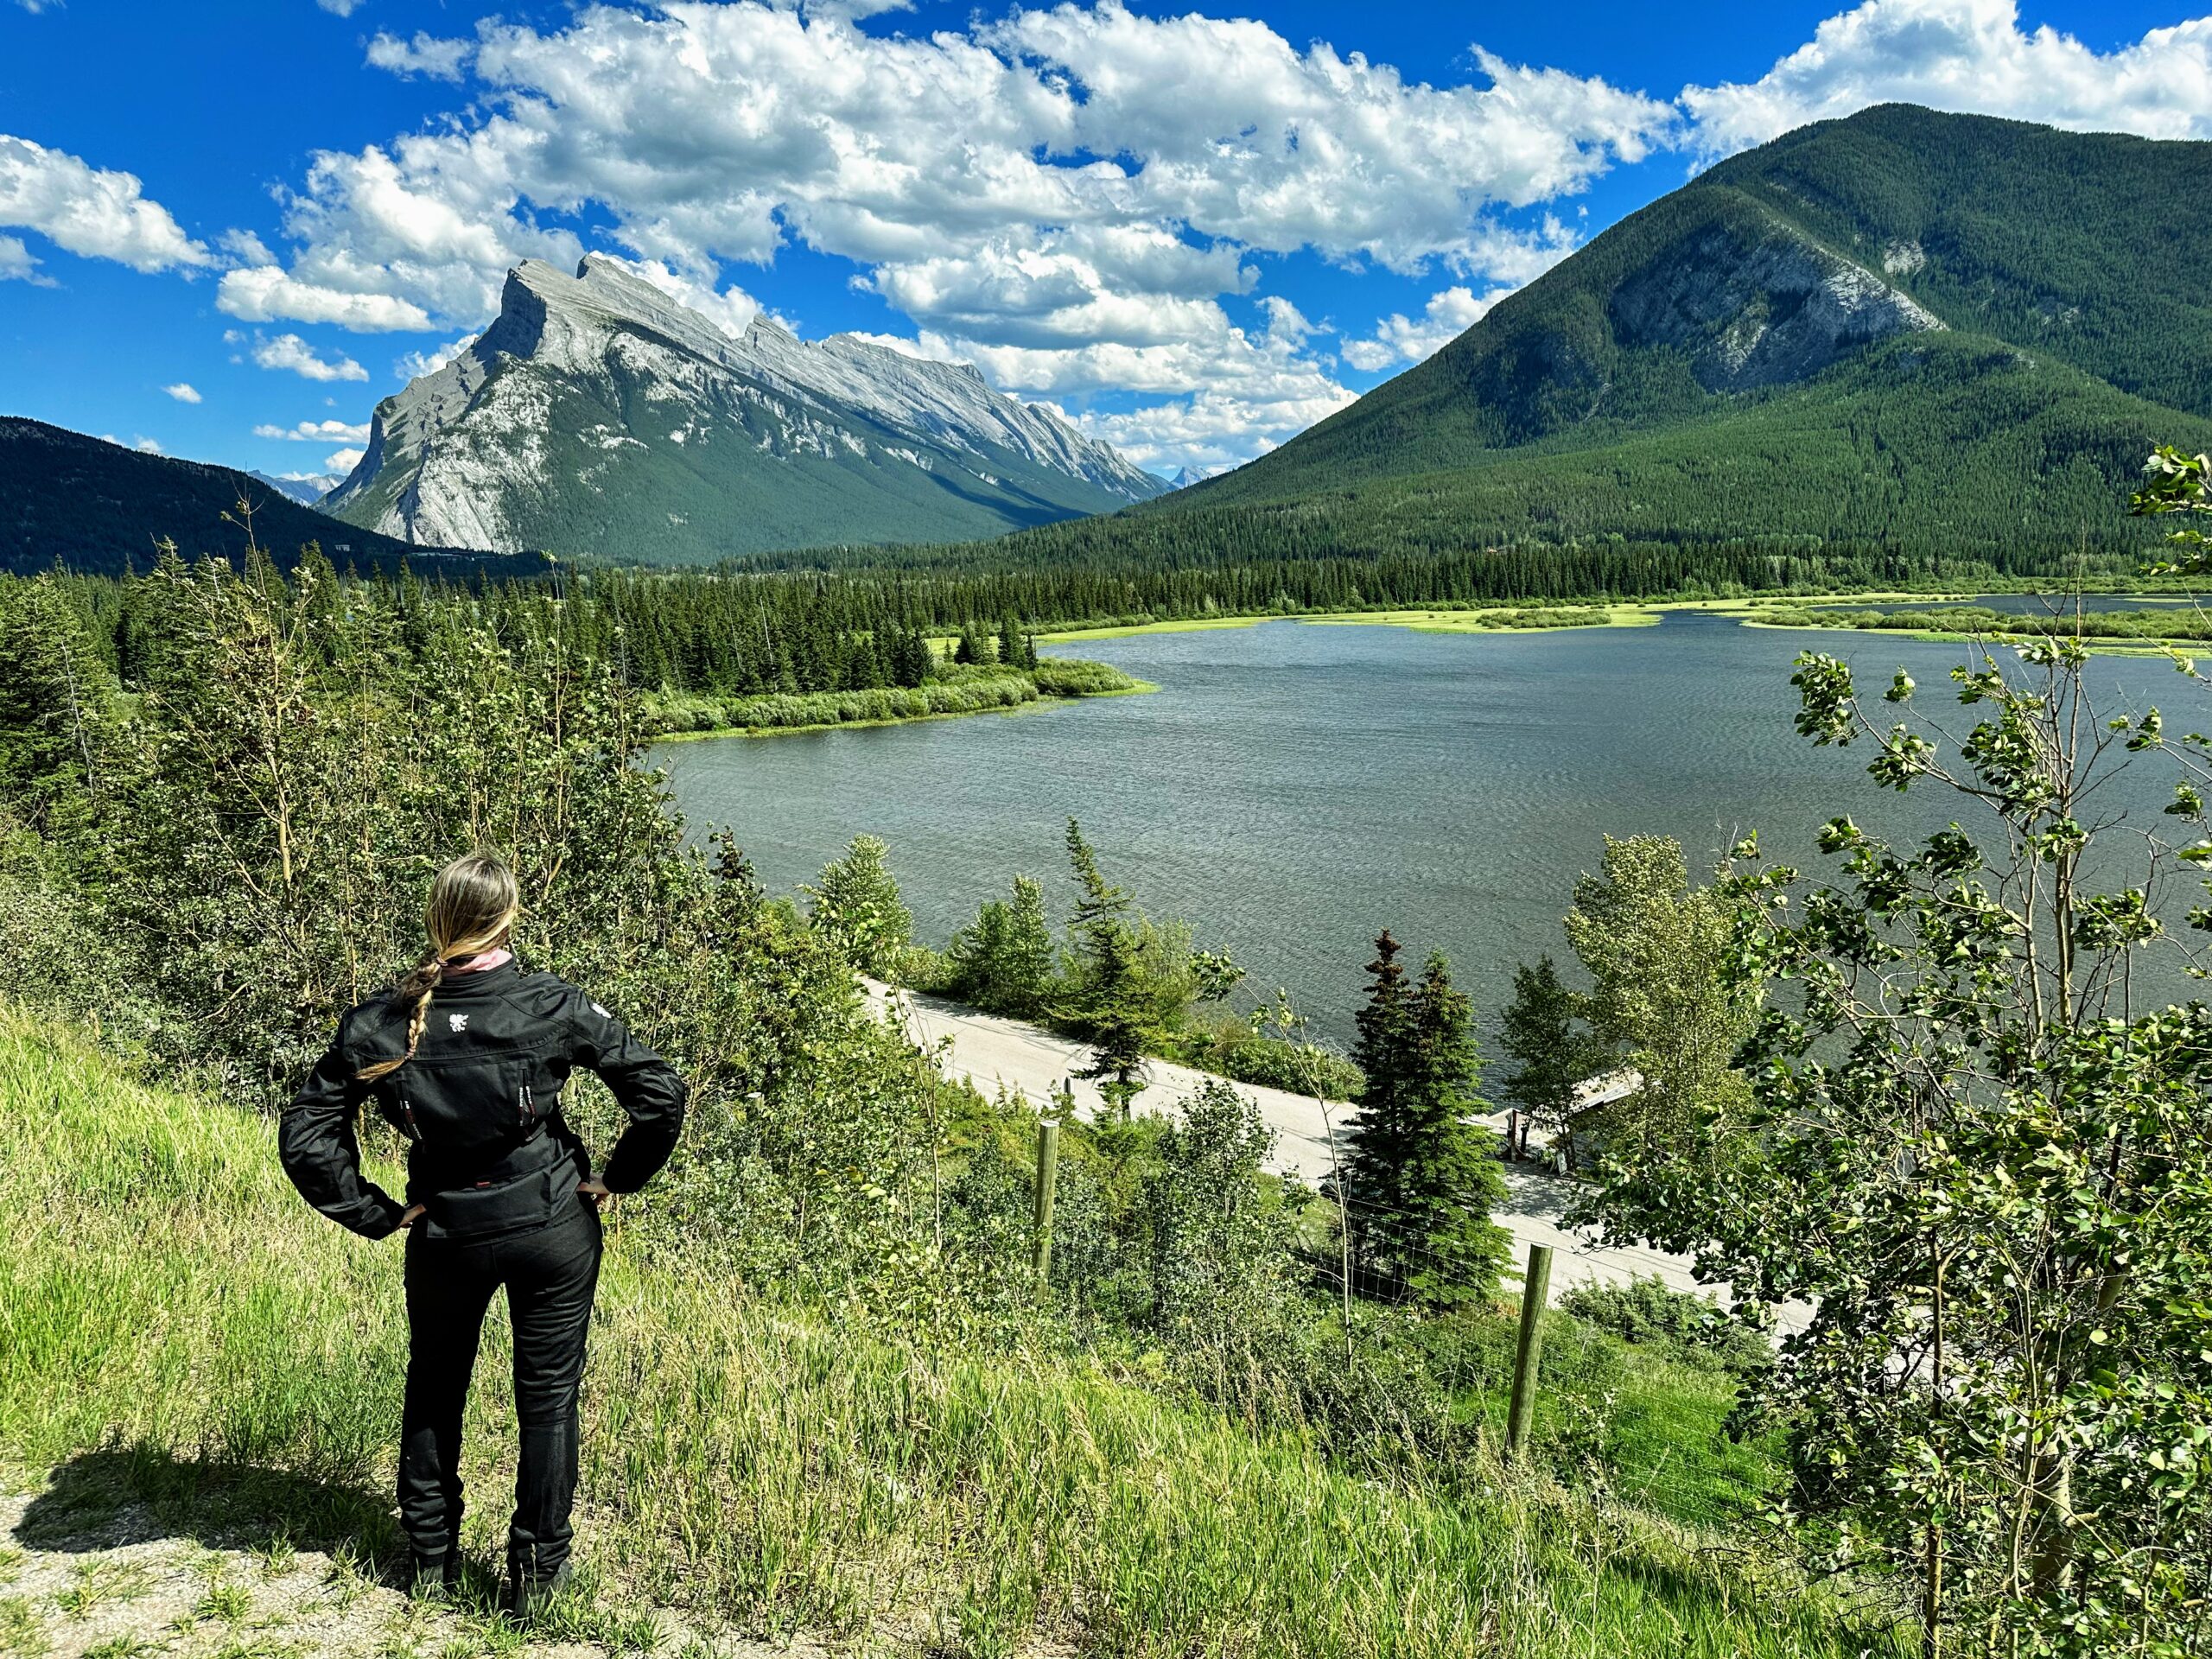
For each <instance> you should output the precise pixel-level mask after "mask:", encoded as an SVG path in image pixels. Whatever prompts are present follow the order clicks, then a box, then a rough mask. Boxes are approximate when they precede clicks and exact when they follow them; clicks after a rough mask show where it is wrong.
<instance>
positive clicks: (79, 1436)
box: [0, 1009, 1896, 1659]
mask: <svg viewBox="0 0 2212 1659" xmlns="http://www.w3.org/2000/svg"><path fill="white" fill-rule="evenodd" d="M0 1143H4V1144H5V1145H6V1146H7V1147H9V1155H8V1157H7V1158H6V1159H5V1160H0V1458H4V1459H5V1460H6V1461H7V1462H8V1463H10V1464H11V1465H15V1469H16V1473H17V1474H18V1475H20V1476H26V1477H29V1478H33V1479H43V1478H49V1475H50V1478H51V1480H52V1485H51V1487H50V1489H49V1491H48V1493H47V1495H46V1496H44V1497H41V1498H40V1499H39V1500H38V1501H37V1503H38V1505H43V1506H46V1509H47V1510H48V1514H47V1516H46V1517H45V1519H44V1520H43V1521H42V1522H41V1524H42V1525H54V1526H68V1527H77V1526H83V1525H88V1524H93V1523H96V1522H98V1521H99V1517H100V1515H101V1514H102V1512H103V1506H105V1510H106V1512H108V1513H112V1511H113V1509H114V1508H115V1507H116V1506H118V1505H120V1504H122V1503H132V1504H135V1505H137V1506H138V1508H139V1509H140V1510H142V1511H143V1512H145V1513H149V1514H151V1515H153V1516H156V1517H158V1518H159V1519H160V1521H161V1522H162V1524H163V1525H165V1526H167V1527H168V1528H170V1529H173V1530H177V1531H181V1532H184V1533H185V1534H186V1535H195V1536H202V1537H209V1538H212V1537H216V1536H224V1537H227V1538H230V1539H231V1540H232V1541H233V1545H234V1546H235V1541H236V1540H237V1539H238V1536H239V1535H241V1534H244V1535H248V1536H251V1537H257V1538H260V1539H263V1540H274V1539H277V1538H282V1539H284V1540H286V1541H297V1544H298V1546H299V1547H300V1548H333V1547H334V1546H338V1545H346V1546H350V1547H352V1548H359V1549H362V1550H364V1551H366V1552H368V1553H369V1554H381V1555H382V1556H384V1558H385V1559H386V1560H390V1559H391V1557H392V1555H393V1554H394V1553H395V1552H396V1550H397V1539H396V1536H395V1535H394V1533H393V1530H392V1528H391V1522H390V1520H389V1515H388V1510H387V1507H386V1503H387V1500H386V1499H385V1497H384V1493H385V1490H386V1484H387V1482H388V1479H389V1471H390V1463H391V1451H392V1445H393V1441H394V1439H395V1436H396V1430H397V1421H396V1420H397V1404H398V1389H399V1370H400V1361H399V1355H400V1352H401V1349H402V1340H401V1338H402V1332H401V1321H400V1313H399V1286H398V1269H399V1255H398V1250H397V1247H396V1246H393V1245H391V1244H389V1243H387V1244H385V1245H372V1244H367V1243H362V1242H360V1241H359V1240H355V1239H353V1238H351V1237H350V1236H346V1234H344V1233H342V1232H341V1231H340V1230H338V1229H336V1228H334V1227H331V1226H329V1225H327V1224H324V1223H322V1222H321V1221H319V1220H318V1219H317V1218H316V1217H314V1216H313V1215H312V1214H310V1213H309V1212H308V1211H307V1210H306V1209H305V1208H304V1206H302V1205H301V1204H300V1203H299V1201H298V1199H297V1198H296V1197H295V1196H294V1195H293V1194H292V1192H290V1190H289V1186H288V1185H287V1184H286V1183H285V1181H284V1179H283V1176H282V1174H281V1173H279V1172H278V1170H277V1165H276V1161H275V1158H274V1156H273V1152H272V1147H271V1136H270V1128H269V1126H268V1125H267V1124H265V1123H264V1122H259V1121H257V1120H255V1119H253V1118H251V1117H248V1116H243V1115H241V1114H239V1113H238V1112H236V1111H235V1110H233V1109H230V1108H228V1107H226V1106H224V1105H222V1104H221V1103H214V1102H208V1101H202V1100H196V1099H189V1098H185V1097H181V1096H175V1095H171V1094H167V1093H164V1092H162V1091H159V1090H152V1089H149V1088H146V1087H143V1086H141V1085H139V1084H136V1083H133V1082H130V1081H129V1080H127V1079H126V1078H124V1077H122V1076H120V1075H119V1074H118V1072H117V1071H116V1069H115V1068H114V1067H113V1066H112V1065H110V1064H109V1063H108V1062H106V1061H105V1060H104V1059H103V1058H100V1057H99V1056H98V1055H96V1054H94V1053H92V1052H90V1051H88V1050H87V1049H86V1047H84V1046H82V1045H81V1044H79V1042H78V1041H77V1040H75V1039H73V1038H72V1037H69V1036H67V1035H66V1034H62V1033H54V1032H53V1031H50V1030H48V1029H47V1028H45V1027H41V1025H39V1024H38V1023H37V1022H35V1021H34V1020H30V1019H29V1018H28V1017H26V1016H24V1015H22V1014H19V1013H15V1012H10V1011H7V1010H5V1009H0ZM486 1347H487V1350H489V1351H488V1352H487V1353H486V1356H485V1358H484V1362H483V1369H482V1370H480V1377H481V1378H482V1379H483V1382H484V1383H485V1386H483V1387H482V1388H480V1389H479V1391H478V1393H477V1395H476V1398H475V1399H474V1402H473V1405H472V1411H473V1419H472V1424H471V1428H472V1436H471V1446H470V1452H469V1455H468V1460H467V1463H468V1466H467V1469H466V1471H465V1472H466V1475H467V1479H468V1483H469V1485H470V1487H471V1489H472V1491H474V1492H475V1493H476V1494H477V1495H478V1502H477V1504H476V1507H475V1509H474V1511H473V1513H472V1516H471V1519H470V1522H469V1529H468V1532H467V1535H465V1537H464V1544H465V1546H466V1547H467V1548H468V1549H469V1550H470V1552H471V1553H472V1554H474V1556H475V1557H476V1558H477V1559H478V1560H483V1559H485V1558H486V1557H487V1556H489V1555H491V1554H493V1551H494V1548H495V1546H496V1543H497V1538H496V1535H495V1530H494V1529H495V1528H496V1526H497V1525H498V1523H499V1519H500V1511H501V1510H502V1508H503V1505H502V1503H501V1502H500V1494H501V1491H502V1489H503V1488H504V1487H505V1484H507V1482H508V1480H509V1479H510V1478H511V1465H509V1464H508V1463H507V1461H506V1460H507V1459H508V1457H509V1455H510V1454H509V1452H508V1450H507V1439H508V1432H507V1430H506V1427H505V1424H506V1419H507V1417H508V1415H509V1411H508V1408H507V1405H506V1402H505V1401H504V1400H503V1398H502V1395H503V1393H504V1389H502V1388H501V1387H500V1386H499V1380H500V1379H501V1378H503V1376H504V1374H505V1356H504V1352H503V1351H502V1350H503V1348H504V1343H503V1340H502V1339H501V1338H499V1335H498V1333H497V1332H496V1330H495V1331H494V1332H493V1333H492V1338H491V1339H490V1340H488V1341H487V1343H486ZM50 1471H59V1472H51V1474H50ZM583 1489H584V1493H585V1501H586V1503H587V1505H588V1509H587V1512H586V1514H585V1515H584V1517H583V1520H584V1529H583V1547H584V1550H585V1559H586V1563H587V1565H588V1567H590V1568H591V1570H592V1573H594V1575H596V1576H598V1577H600V1580H601V1583H602V1584H605V1585H608V1586H619V1593H618V1594H614V1595H613V1596H612V1597H611V1599H613V1600H614V1601H615V1602H617V1603H618V1604H619V1605H621V1606H622V1608H623V1612H622V1614H621V1616H620V1619H617V1620H616V1621H615V1622H614V1623H613V1624H609V1623H608V1622H607V1617H606V1616H601V1615H596V1614H592V1613H579V1614H577V1615H575V1617H576V1618H578V1620H579V1621H580V1622H579V1625H578V1629H579V1630H580V1631H583V1630H589V1631H590V1632H591V1639H593V1640H595V1641H598V1642H600V1643H602V1644H603V1645H606V1644H612V1643H620V1642H622V1641H626V1640H632V1639H634V1637H635V1635H636V1631H637V1628H638V1627H637V1626H636V1625H635V1623H634V1621H635V1619H636V1617H637V1613H638V1610H639V1607H640V1606H642V1605H651V1604H656V1603H658V1604H662V1605H670V1606H682V1607H687V1608H694V1609H696V1610H698V1611H702V1613H706V1614H709V1615H712V1616H714V1617H717V1618H731V1619H734V1620H737V1621H739V1622H741V1623H743V1624H747V1625H748V1626H750V1627H753V1628H756V1629H760V1630H798V1629H805V1630H816V1631H823V1632H828V1633H832V1634H847V1635H853V1636H856V1637H857V1636H860V1635H861V1634H863V1633H872V1634H873V1635H874V1637H877V1638H880V1639H885V1640H887V1641H888V1642H889V1643H890V1644H891V1645H893V1647H894V1648H906V1649H927V1650H931V1651H933V1652H935V1653H938V1654H940V1655H944V1656H948V1659H949V1656H957V1655H975V1656H995V1655H1007V1654H1012V1653H1014V1652H1017V1651H1020V1649H1023V1648H1024V1647H1026V1646H1028V1645H1031V1644H1033V1643H1035V1642H1036V1641H1038V1640H1039V1639H1040V1638H1041V1639H1043V1640H1046V1641H1049V1642H1057V1643H1063V1644H1065V1647H1066V1649H1068V1650H1070V1651H1071V1652H1074V1653H1078V1654H1083V1655H1092V1654H1096V1655H1113V1656H1133V1659H1135V1656H1145V1659H1152V1656H1158V1659H1167V1656H1183V1655H1186V1654H1205V1655H1222V1656H1247V1655H1261V1654H1266V1655H1270V1656H1273V1655H1285V1656H1327V1659H1444V1656H1447V1655H1448V1656H1459V1655H1469V1654H1496V1655H1501V1656H1503V1655H1511V1656H1516V1659H1553V1656H1559V1659H1566V1656H1576V1659H1585V1656H1587V1659H1597V1656H1604V1659H1615V1656H1621V1655H1628V1654H1637V1655H1642V1654H1646V1653H1654V1654H1656V1653H1664V1654H1669V1655H1677V1656H1684V1659H1721V1656H1777V1659H1779V1656H1785V1655H1786V1656H1828V1655H1834V1656H1839V1659H1840V1656H1845V1655H1852V1656H1857V1655H1860V1654H1862V1653H1865V1652H1869V1651H1874V1652H1884V1653H1887V1652H1891V1651H1895V1650H1896V1649H1893V1648H1892V1647H1891V1645H1890V1644H1889V1643H1888V1641H1887V1638H1886V1637H1879V1636H1877V1635H1875V1634H1871V1633H1869V1632H1867V1631H1866V1630H1863V1629H1860V1628H1857V1627H1855V1626H1853V1624H1851V1623H1849V1622H1848V1621H1847V1619H1846V1618H1844V1617H1843V1616H1842V1615H1841V1613H1840V1610H1839V1608H1838V1607H1837V1605H1835V1603H1834V1601H1833V1600H1832V1599H1830V1598H1828V1597H1827V1595H1826V1594H1825V1593H1822V1592H1818V1591H1814V1590H1808V1589H1805V1588H1803V1587H1802V1586H1795V1585H1793V1584H1791V1583H1789V1582H1788V1581H1786V1580H1783V1579H1781V1578H1780V1577H1778V1576H1777V1575H1775V1574H1774V1573H1771V1572H1770V1571H1768V1570H1765V1569H1762V1568H1760V1567H1758V1566H1756V1565H1755V1563H1754V1560H1753V1559H1752V1558H1751V1557H1749V1556H1746V1555H1745V1554H1741V1553H1739V1552H1737V1551H1734V1550H1730V1551H1726V1552H1723V1551H1720V1550H1718V1549H1716V1548H1713V1539H1712V1537H1711V1536H1710V1535H1707V1534H1703V1533H1700V1531H1698V1530H1696V1529H1691V1528H1688V1527H1684V1526H1682V1525H1681V1524H1678V1523H1675V1522H1668V1521H1666V1520H1663V1519H1661V1518H1658V1517H1655V1516H1650V1515H1649V1514H1647V1513H1644V1512H1642V1511H1640V1510H1634V1509H1630V1508H1628V1507H1625V1506H1624V1505H1623V1504H1621V1503H1618V1502H1596V1503H1593V1502H1592V1501H1589V1500H1587V1499H1585V1498H1581V1497H1575V1496H1573V1495H1570V1494H1568V1493H1566V1492H1563V1491H1559V1490H1557V1489H1555V1488H1552V1487H1549V1486H1548V1485H1544V1484H1540V1483H1536V1482H1533V1481H1529V1482H1521V1483H1507V1482H1500V1483H1499V1484H1497V1487H1496V1488H1495V1489H1494V1490H1486V1491H1479V1492H1468V1491H1454V1490H1448V1489H1446V1487H1445V1486H1444V1485H1442V1484H1427V1483H1424V1482H1422V1481H1420V1480H1418V1479H1414V1480H1409V1481H1408V1482H1406V1483H1403V1484H1378V1483H1374V1482H1368V1481H1362V1480H1357V1479H1354V1478H1348V1477H1347V1476H1345V1475H1344V1474H1341V1473H1339V1472H1337V1471H1333V1470H1332V1469H1331V1468H1330V1467H1329V1466H1328V1465H1326V1463H1325V1461H1324V1460H1323V1459H1321V1458H1320V1457H1319V1456H1318V1455H1317V1454H1316V1453H1315V1452H1314V1451H1313V1449H1312V1448H1311V1447H1310V1446H1306V1445H1305V1444H1302V1443H1301V1442H1300V1441H1299V1440H1294V1439H1290V1438H1280V1439H1268V1438H1255V1436H1254V1435H1252V1434H1251V1433H1248V1432H1246V1431H1245V1430H1244V1429H1243V1428H1241V1427H1237V1426H1236V1425H1234V1424H1231V1423H1229V1422H1226V1421H1223V1420H1222V1419H1221V1418H1219V1417H1218V1416H1217V1415H1214V1414H1210V1413H1207V1412H1205V1411H1202V1410H1197V1409H1192V1408H1181V1407H1178V1406H1174V1405H1171V1404H1169V1403H1167V1402H1164V1401H1162V1400H1161V1399H1160V1398H1159V1397H1158V1396H1156V1395H1153V1394H1151V1393H1148V1392H1147V1391H1144V1390H1142V1389H1136V1388H1133V1387H1131V1386H1128V1385H1127V1384H1125V1383H1122V1382H1119V1381H1117V1380H1116V1379H1115V1378H1113V1377H1111V1376H1106V1375H1103V1374H1099V1373H1096V1372H1093V1371H1091V1370H1084V1369H1079V1368H1073V1367H1071V1366H1070V1365H1068V1364H1066V1363H1062V1362H1054V1361H1048V1360H1045V1359H1041V1358H1028V1357H1007V1356H1002V1355H1000V1356H991V1355H974V1354H967V1353H962V1352H942V1351H930V1350H927V1349H923V1348H919V1347H915V1346H910V1345H906V1344H898V1343H893V1342H889V1341H884V1340H880V1339H877V1338H869V1337H867V1336H864V1335H858V1334H855V1333H854V1332H852V1331H850V1330H847V1329H840V1328H838V1327H836V1325H833V1324H831V1323H829V1322H827V1321H825V1320H824V1319H821V1318H819V1317H817V1316H814V1315H812V1314H810V1313H807V1312H805V1311H804V1310H802V1309H796V1308H792V1307H789V1306H779V1305H777V1304H774V1303H770V1302H765V1301H761V1300H751V1299H747V1298H745V1297H743V1296H741V1295H739V1294H735V1293H734V1292H733V1291H732V1290H731V1288H730V1287H728V1286H727V1285H726V1284H723V1283H720V1282H717V1281H715V1280H714V1279H713V1277H712V1276H711V1275H710V1274H705V1273H703V1272H702V1273H701V1274H697V1275H696V1276H685V1275H682V1274H671V1273H668V1272H650V1271H647V1270H646V1269H645V1268H643V1267H641V1266H640V1264H639V1262H638V1261H637V1260H635V1259H634V1258H633V1257H632V1255H631V1254H630V1253H629V1252H628V1251H627V1250H626V1249H625V1248H624V1244H623V1241H622V1238H621V1236H620V1230H619V1229H618V1230H617V1231H616V1233H615V1236H614V1243H613V1249H611V1251H610V1254H609V1259H608V1263H607V1274H606V1278H605V1280H604V1281H603V1284H602V1288H601V1317H600V1319H599V1322H598V1324H597V1325H596V1326H595V1328H594V1357H593V1361H592V1369H591V1372H590V1376H589V1378H588V1383H587V1401H586V1422H585V1428H584V1478H583ZM35 1507H36V1506H35ZM26 1541H27V1542H33V1541H35V1540H33V1539H29V1538H27V1539H26ZM266 1547H267V1546H266V1544H264V1548H266ZM220 1589H221V1586H219V1585H218V1584H216V1583H214V1582H211V1583H210V1585H209V1586H208V1589H207V1596H208V1598H209V1604H210V1605H211V1607H212V1604H213V1599H214V1598H215V1597H216V1595H217V1594H218V1593H219V1590H220ZM225 1616H226V1617H227V1616H228V1615H227V1614H226V1615H225ZM4 1618H5V1615H4V1611H0V1624H4ZM594 1621H596V1622H594Z"/></svg>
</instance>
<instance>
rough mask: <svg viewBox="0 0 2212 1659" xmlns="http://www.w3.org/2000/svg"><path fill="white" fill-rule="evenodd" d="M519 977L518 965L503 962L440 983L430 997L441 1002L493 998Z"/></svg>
mask: <svg viewBox="0 0 2212 1659" xmlns="http://www.w3.org/2000/svg"><path fill="white" fill-rule="evenodd" d="M521 976H522V967H521V964H520V963H514V962H503V963H500V964H499V966H498V967H496V968H480V969H477V970H476V971H475V972H474V973H473V974H455V975H454V976H453V977H452V978H451V979H448V980H444V981H442V982H440V983H439V986H438V988H437V989H436V990H435V992H434V993H432V995H433V997H434V999H435V1001H441V1002H443V1001H465V1000H474V999H476V998H480V997H486V996H495V995H498V994H499V992H501V991H504V990H505V989H506V988H508V987H509V986H511V985H512V984H513V983H514V982H515V981H516V980H518V979H519V978H520V977H521Z"/></svg>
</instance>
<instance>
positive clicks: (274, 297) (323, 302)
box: [215, 265, 430, 332]
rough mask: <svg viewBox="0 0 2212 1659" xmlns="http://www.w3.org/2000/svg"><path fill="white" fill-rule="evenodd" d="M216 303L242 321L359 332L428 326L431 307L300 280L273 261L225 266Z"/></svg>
mask: <svg viewBox="0 0 2212 1659" xmlns="http://www.w3.org/2000/svg"><path fill="white" fill-rule="evenodd" d="M215 303H216V304H217V305H218V306H219V307H220V308H222V309H223V310H224V311H226V312H227V313H228V314H229V315H232V316H234V317H237V318H239V319H241V320H242V321H246V322H275V321H278V320H280V319H283V320H287V321H294V322H334V323H336V324H338V325H339V326H340V327H345V328H353V329H357V330H360V331H363V332H372V331H375V330H379V329H386V330H390V329H422V328H428V327H430V316H429V313H428V312H427V311H425V310H423V308H422V307H421V306H419V305H416V304H415V303H414V302H412V301H410V300H404V299H400V298H398V297H397V296H393V295H391V294H384V293H378V292H377V291H375V290H374V289H366V288H359V289H346V288H335V287H330V286H327V285H325V284H323V283H315V282H308V281H302V279H301V278H299V277H296V276H292V275H289V274H288V273H286V272H285V271H284V270H283V269H281V268H280V267H278V266H276V265H254V266H249V267H248V268H246V269H245V270H229V271H225V272H224V273H223V280H222V283H221V284H220V285H219V287H218V289H216V294H215Z"/></svg>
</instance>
